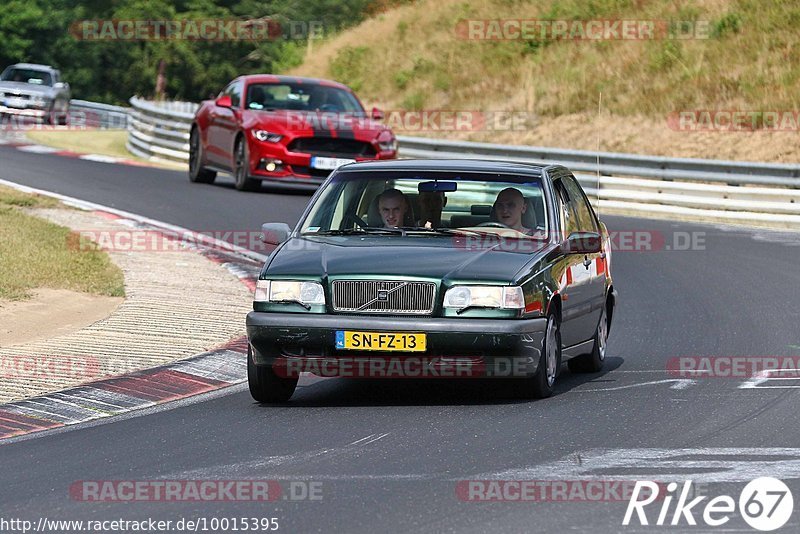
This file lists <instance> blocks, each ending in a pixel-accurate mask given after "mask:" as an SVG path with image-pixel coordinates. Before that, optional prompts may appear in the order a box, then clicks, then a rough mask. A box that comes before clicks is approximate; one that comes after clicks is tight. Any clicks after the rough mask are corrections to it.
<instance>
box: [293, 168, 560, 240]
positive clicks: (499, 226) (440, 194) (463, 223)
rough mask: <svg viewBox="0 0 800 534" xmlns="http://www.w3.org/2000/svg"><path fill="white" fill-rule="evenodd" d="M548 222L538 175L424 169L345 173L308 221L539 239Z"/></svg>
mask: <svg viewBox="0 0 800 534" xmlns="http://www.w3.org/2000/svg"><path fill="white" fill-rule="evenodd" d="M547 229H548V210H547V208H546V202H545V196H544V191H543V188H542V182H541V180H540V179H539V178H535V177H519V176H510V175H482V174H471V173H463V174H460V175H457V174H443V173H430V174H421V173H418V172H417V173H392V174H391V175H390V174H388V173H366V172H359V173H346V172H343V173H341V174H340V175H339V176H337V177H336V178H334V179H333V181H332V182H330V183H329V184H328V186H327V187H326V189H325V190H324V191H323V192H322V194H321V195H320V196H319V197H318V199H317V200H316V202H315V203H314V206H313V208H312V209H311V211H310V212H309V214H308V216H307V217H306V218H305V220H304V221H303V223H302V225H301V232H302V233H303V234H307V235H308V234H352V233H359V232H368V233H376V234H380V235H394V234H396V233H397V231H396V230H403V231H407V232H419V233H425V234H427V235H437V234H452V233H453V232H461V233H470V232H472V233H475V232H480V233H503V234H504V235H509V234H510V235H511V236H512V237H519V238H537V239H542V238H544V237H545V236H546V233H547ZM387 230H388V231H387Z"/></svg>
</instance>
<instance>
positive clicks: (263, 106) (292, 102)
mask: <svg viewBox="0 0 800 534" xmlns="http://www.w3.org/2000/svg"><path fill="white" fill-rule="evenodd" d="M245 106H246V107H247V109H251V110H264V111H275V110H291V111H327V112H338V113H359V114H360V113H364V108H362V107H361V104H360V103H359V102H358V100H357V99H356V98H355V97H354V96H353V94H352V93H350V92H349V91H345V90H343V89H339V88H337V87H329V86H326V85H309V84H299V83H298V84H293V83H257V84H250V85H248V86H247V100H246V101H245Z"/></svg>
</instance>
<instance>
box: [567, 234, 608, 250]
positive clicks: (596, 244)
mask: <svg viewBox="0 0 800 534" xmlns="http://www.w3.org/2000/svg"><path fill="white" fill-rule="evenodd" d="M602 248H603V238H602V237H601V236H600V234H598V233H596V232H572V233H571V234H570V235H569V237H568V238H567V239H566V240H565V241H564V242H563V243H561V251H562V252H564V254H595V253H597V252H600V251H601V250H602Z"/></svg>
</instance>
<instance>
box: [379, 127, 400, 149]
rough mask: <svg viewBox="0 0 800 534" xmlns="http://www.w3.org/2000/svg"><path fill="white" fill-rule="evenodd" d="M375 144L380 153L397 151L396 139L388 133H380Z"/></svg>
mask: <svg viewBox="0 0 800 534" xmlns="http://www.w3.org/2000/svg"><path fill="white" fill-rule="evenodd" d="M377 142H378V148H380V149H381V152H387V151H390V152H395V151H396V150H397V138H395V136H393V135H392V134H391V133H389V132H382V133H381V134H380V135H379V136H378V139H377Z"/></svg>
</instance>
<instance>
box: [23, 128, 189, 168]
mask: <svg viewBox="0 0 800 534" xmlns="http://www.w3.org/2000/svg"><path fill="white" fill-rule="evenodd" d="M25 135H26V136H27V137H28V139H30V140H31V141H33V142H35V143H39V144H42V145H46V146H51V147H55V148H60V149H62V150H71V151H73V152H78V153H85V154H100V155H103V156H112V157H115V158H125V159H131V160H135V161H141V162H145V163H148V164H150V165H153V166H157V167H163V168H165V169H173V170H175V169H185V168H186V166H185V165H181V164H180V163H174V164H172V163H161V162H152V161H147V160H145V159H142V158H139V157H136V156H134V155H133V154H131V153H130V152H128V149H127V148H125V142H126V141H127V140H128V132H127V131H126V130H34V131H26V132H25Z"/></svg>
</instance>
